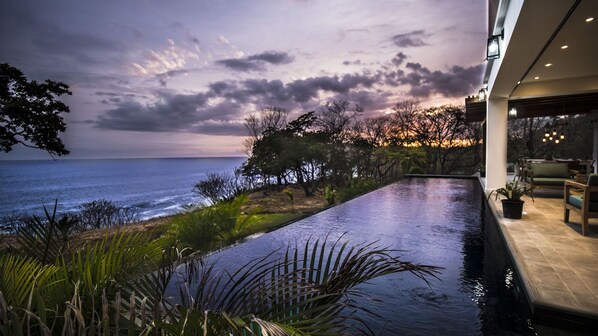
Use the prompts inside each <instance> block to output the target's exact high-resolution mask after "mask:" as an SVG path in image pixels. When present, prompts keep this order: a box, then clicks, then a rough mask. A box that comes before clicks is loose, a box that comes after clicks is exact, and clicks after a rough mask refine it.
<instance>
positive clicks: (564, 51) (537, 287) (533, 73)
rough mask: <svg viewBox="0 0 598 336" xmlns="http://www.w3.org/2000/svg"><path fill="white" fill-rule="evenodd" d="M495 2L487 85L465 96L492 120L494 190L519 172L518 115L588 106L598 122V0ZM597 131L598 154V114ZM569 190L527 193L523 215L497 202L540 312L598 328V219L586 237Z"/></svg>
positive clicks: (489, 177)
mask: <svg viewBox="0 0 598 336" xmlns="http://www.w3.org/2000/svg"><path fill="white" fill-rule="evenodd" d="M488 10H489V15H488V18H489V24H488V32H489V34H488V35H489V36H488V37H489V38H488V45H487V48H488V50H487V51H488V58H487V67H486V72H485V74H484V87H483V88H481V89H480V92H479V93H478V94H476V95H474V96H471V97H468V98H467V99H466V102H465V103H466V115H467V119H468V120H469V121H483V122H484V123H485V138H484V157H485V177H484V178H480V183H481V184H482V187H483V188H484V189H485V190H486V192H490V191H492V190H495V189H497V188H500V187H504V186H505V182H506V181H511V180H512V178H513V176H509V175H507V174H508V173H507V135H508V134H507V133H508V128H507V123H508V120H509V119H513V118H531V117H557V116H570V115H580V114H584V115H589V116H590V118H592V120H596V121H598V61H597V60H598V46H597V44H596V42H597V38H596V36H598V1H593V0H542V1H540V0H528V1H523V0H510V1H509V0H489V1H488ZM594 116H595V117H594ZM590 126H594V127H590ZM587 132H593V148H592V158H593V159H594V162H596V161H598V127H595V122H594V125H588V127H587ZM597 166H598V164H596V163H594V165H593V172H594V173H596V172H597V169H598V167H597ZM562 195H563V193H562V191H559V190H556V194H550V193H549V194H547V195H544V194H539V195H536V197H535V201H532V199H531V198H529V197H524V200H525V206H524V213H523V217H522V219H507V218H504V217H503V215H502V209H501V204H500V201H497V200H494V197H492V198H491V199H490V200H489V204H490V208H491V209H492V212H493V214H494V217H495V218H496V219H497V222H498V226H499V229H500V231H501V234H502V236H503V238H504V240H505V243H506V245H507V247H508V250H509V252H510V254H511V257H512V259H513V261H514V263H515V266H516V268H517V271H518V274H519V275H520V277H521V278H522V282H523V284H524V286H525V288H526V292H527V297H528V299H529V302H530V306H531V307H532V309H533V310H534V315H535V316H536V317H537V318H539V319H545V320H550V319H557V320H559V321H571V320H575V321H577V322H580V321H581V323H585V324H588V323H589V324H591V325H594V326H596V325H598V219H590V222H589V223H590V225H589V235H588V236H584V235H582V232H581V225H580V218H579V217H578V216H577V215H571V218H570V219H571V222H570V223H565V222H564V220H563V218H564V201H563V196H562Z"/></svg>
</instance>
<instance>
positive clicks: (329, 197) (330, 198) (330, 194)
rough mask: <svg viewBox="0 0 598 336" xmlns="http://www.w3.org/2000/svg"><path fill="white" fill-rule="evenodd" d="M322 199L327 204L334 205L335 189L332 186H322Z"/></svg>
mask: <svg viewBox="0 0 598 336" xmlns="http://www.w3.org/2000/svg"><path fill="white" fill-rule="evenodd" d="M324 199H325V200H326V203H328V205H334V204H335V203H336V190H334V188H332V186H326V188H324Z"/></svg>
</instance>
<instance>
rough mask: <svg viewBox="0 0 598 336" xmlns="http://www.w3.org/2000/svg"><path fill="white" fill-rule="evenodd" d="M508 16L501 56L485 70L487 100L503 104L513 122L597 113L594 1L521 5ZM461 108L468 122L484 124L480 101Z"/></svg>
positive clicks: (597, 10) (597, 2)
mask: <svg viewBox="0 0 598 336" xmlns="http://www.w3.org/2000/svg"><path fill="white" fill-rule="evenodd" d="M505 3H506V4H508V3H509V2H508V1H506V0H505ZM501 4H502V1H501ZM505 8H507V7H505ZM499 11H500V10H499ZM512 14H513V13H511V16H510V17H509V16H507V20H508V19H510V18H511V19H512V18H515V20H516V21H515V22H514V23H513V22H511V25H512V27H514V28H513V31H512V32H509V33H510V34H509V35H507V34H506V32H505V37H504V39H505V43H507V44H508V47H507V50H505V51H504V52H503V54H502V55H501V59H499V60H495V61H489V62H488V64H487V69H486V75H485V78H484V80H485V81H487V80H488V76H492V75H493V74H494V76H495V77H494V80H493V83H492V87H489V88H488V94H490V95H491V96H492V97H495V98H497V97H504V98H508V100H509V104H508V108H509V109H511V108H516V109H517V111H518V113H517V117H518V118H526V117H540V116H555V115H572V114H585V113H593V112H598V0H542V1H525V2H523V3H522V5H521V10H520V11H519V12H518V13H517V14H515V15H512ZM496 17H497V20H498V16H496ZM590 17H593V18H594V20H592V21H590V22H586V19H588V18H590ZM503 21H504V20H503ZM499 26H500V27H502V25H499ZM500 27H499V28H500ZM495 28H496V27H495ZM493 34H496V29H494V31H493ZM564 45H566V46H567V48H564V49H563V48H561V47H562V46H564ZM497 61H498V63H496V62H497ZM548 63H550V64H551V66H548V67H547V66H546V64H548ZM536 77H537V79H536ZM518 82H519V83H518ZM465 102H466V104H465V105H466V117H467V120H468V121H483V120H484V119H485V117H486V108H487V105H486V102H485V101H479V100H478V99H477V97H468V98H467V99H466V100H465Z"/></svg>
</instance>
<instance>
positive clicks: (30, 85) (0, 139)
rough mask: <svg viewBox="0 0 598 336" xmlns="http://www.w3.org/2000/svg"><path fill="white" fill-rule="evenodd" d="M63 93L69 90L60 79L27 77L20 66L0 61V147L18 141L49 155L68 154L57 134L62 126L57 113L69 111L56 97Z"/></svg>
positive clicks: (9, 148)
mask: <svg viewBox="0 0 598 336" xmlns="http://www.w3.org/2000/svg"><path fill="white" fill-rule="evenodd" d="M63 94H69V95H70V94H71V92H70V91H69V87H68V85H66V84H64V83H61V82H55V81H51V80H46V81H45V82H43V83H38V82H36V81H33V80H32V81H29V80H27V78H26V77H25V75H24V74H23V72H21V70H19V69H17V68H15V67H13V66H10V65H9V64H6V63H4V64H0V151H3V152H5V153H8V152H10V151H11V150H12V149H13V146H15V145H17V144H21V145H23V146H25V147H30V148H37V149H41V150H45V151H47V152H48V153H49V154H50V155H58V156H61V155H67V154H69V151H68V150H67V149H66V148H65V147H64V143H62V140H61V139H60V138H59V133H61V132H64V131H65V130H66V125H65V123H64V120H63V118H62V115H61V113H63V112H65V113H68V112H69V108H68V106H67V105H66V104H64V103H63V102H61V101H59V100H57V99H56V98H57V97H59V96H61V95H63Z"/></svg>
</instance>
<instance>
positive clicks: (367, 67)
mask: <svg viewBox="0 0 598 336" xmlns="http://www.w3.org/2000/svg"><path fill="white" fill-rule="evenodd" d="M486 12H487V10H486V1H481V0H363V1H353V0H342V1H341V0H254V1H247V0H230V1H225V0H222V1H219V0H176V1H157V0H127V1H122V0H103V1H79V0H52V1H47V0H39V1H33V0H19V1H2V2H0V43H1V45H2V48H0V63H9V64H10V65H12V66H15V67H17V68H19V69H21V70H22V71H23V72H24V73H25V75H26V76H27V77H28V78H29V79H35V80H45V79H52V80H57V81H62V82H64V83H66V84H68V85H69V86H70V89H71V91H72V93H73V94H72V95H71V96H68V97H67V96H62V97H61V100H62V101H64V102H65V103H66V104H68V105H69V107H70V111H71V112H70V113H68V114H66V115H65V120H66V123H67V131H66V132H65V133H64V134H63V135H62V136H61V138H62V139H63V140H64V142H65V144H66V146H67V149H69V150H70V151H71V154H70V155H69V158H126V157H133V158H141V157H201V156H243V155H244V147H243V140H244V139H245V138H246V136H247V132H246V130H245V128H244V126H243V120H244V118H245V117H246V116H247V115H249V114H250V113H256V112H259V111H260V110H261V109H263V108H265V107H268V106H276V107H282V108H285V109H287V110H289V111H290V113H291V114H290V117H291V118H293V117H296V116H298V115H300V114H301V113H305V112H309V111H312V110H317V109H319V108H322V106H323V105H324V104H326V102H329V101H331V100H348V101H350V102H351V103H356V104H359V105H361V106H362V107H363V108H364V110H365V111H364V113H363V114H364V117H366V116H376V115H382V114H384V113H389V112H390V111H391V110H392V107H393V106H394V105H395V104H396V103H398V102H400V101H402V100H404V99H408V98H418V99H420V100H421V101H422V105H423V106H425V107H427V106H434V105H440V104H457V105H462V104H463V102H464V98H465V97H466V96H467V95H470V94H473V93H475V92H477V91H478V90H479V88H480V87H481V83H482V75H483V70H484V64H483V63H484V62H483V59H484V57H485V54H484V47H485V44H486V37H487V33H486V20H487V19H486ZM37 158H41V159H44V158H46V159H47V158H49V156H48V154H47V153H45V152H42V151H39V150H33V149H27V148H24V147H22V146H21V147H15V149H14V150H13V151H12V152H10V153H8V154H4V153H2V154H0V159H37Z"/></svg>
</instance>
